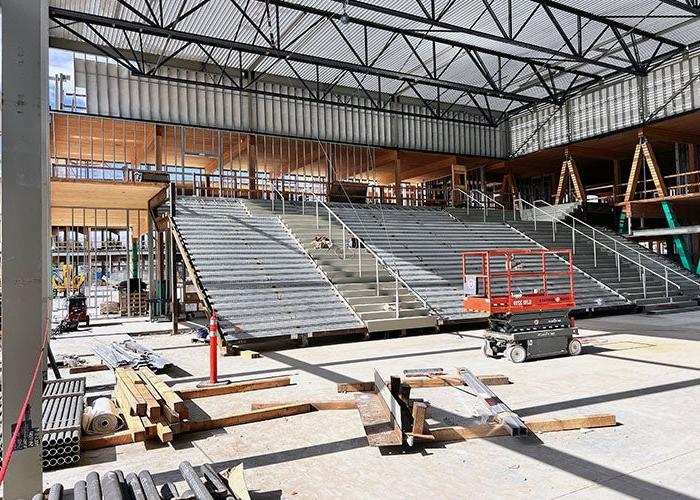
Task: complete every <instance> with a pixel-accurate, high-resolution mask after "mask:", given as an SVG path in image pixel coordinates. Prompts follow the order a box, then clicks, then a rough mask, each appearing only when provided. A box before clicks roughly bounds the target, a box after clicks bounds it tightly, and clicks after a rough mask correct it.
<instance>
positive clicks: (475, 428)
mask: <svg viewBox="0 0 700 500" xmlns="http://www.w3.org/2000/svg"><path fill="white" fill-rule="evenodd" d="M430 434H432V435H433V436H434V438H435V441H462V440H465V439H477V438H488V437H496V436H510V432H508V429H506V428H505V427H504V426H502V425H500V424H499V425H472V426H469V427H459V426H453V427H438V428H436V429H430Z"/></svg>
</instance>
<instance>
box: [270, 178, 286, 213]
mask: <svg viewBox="0 0 700 500" xmlns="http://www.w3.org/2000/svg"><path fill="white" fill-rule="evenodd" d="M270 187H272V213H273V214H274V213H275V193H277V194H278V195H280V199H281V200H282V216H283V217H284V215H285V212H284V195H283V194H282V192H281V191H280V190H279V189H277V186H275V185H274V183H273V184H270Z"/></svg>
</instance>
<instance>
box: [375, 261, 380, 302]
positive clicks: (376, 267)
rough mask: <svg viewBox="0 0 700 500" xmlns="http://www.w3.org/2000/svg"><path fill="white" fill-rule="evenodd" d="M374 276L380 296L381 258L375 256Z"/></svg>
mask: <svg viewBox="0 0 700 500" xmlns="http://www.w3.org/2000/svg"><path fill="white" fill-rule="evenodd" d="M374 277H375V282H376V285H377V297H379V295H380V293H379V259H377V258H376V257H375V258H374Z"/></svg>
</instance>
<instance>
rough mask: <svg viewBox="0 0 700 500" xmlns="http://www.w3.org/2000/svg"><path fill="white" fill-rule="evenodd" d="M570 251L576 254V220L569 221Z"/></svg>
mask: <svg viewBox="0 0 700 500" xmlns="http://www.w3.org/2000/svg"><path fill="white" fill-rule="evenodd" d="M571 249H572V250H573V251H574V254H575V253H576V219H574V220H572V221H571Z"/></svg>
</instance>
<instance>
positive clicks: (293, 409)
mask: <svg viewBox="0 0 700 500" xmlns="http://www.w3.org/2000/svg"><path fill="white" fill-rule="evenodd" d="M311 411H313V408H311V405H310V404H308V403H301V404H291V405H283V406H274V407H272V408H265V409H262V410H254V411H251V412H247V413H238V414H235V415H229V416H226V417H218V418H211V419H207V420H192V421H190V432H199V431H208V430H211V429H220V428H221V427H231V426H234V425H241V424H248V423H251V422H261V421H263V420H271V419H274V418H281V417H288V416H290V415H300V414H302V413H310V412H311Z"/></svg>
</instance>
